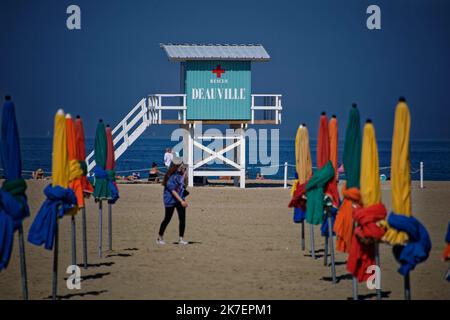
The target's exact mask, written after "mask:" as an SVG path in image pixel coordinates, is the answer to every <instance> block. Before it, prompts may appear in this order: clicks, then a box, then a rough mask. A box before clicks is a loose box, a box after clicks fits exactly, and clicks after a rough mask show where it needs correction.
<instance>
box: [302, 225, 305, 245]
mask: <svg viewBox="0 0 450 320" xmlns="http://www.w3.org/2000/svg"><path fill="white" fill-rule="evenodd" d="M302 251H305V220H303V221H302Z"/></svg>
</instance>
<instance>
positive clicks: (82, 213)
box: [81, 207, 88, 269]
mask: <svg viewBox="0 0 450 320" xmlns="http://www.w3.org/2000/svg"><path fill="white" fill-rule="evenodd" d="M81 218H82V224H83V264H84V268H85V269H87V267H88V257H87V233H86V207H83V208H81Z"/></svg>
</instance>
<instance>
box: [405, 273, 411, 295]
mask: <svg viewBox="0 0 450 320" xmlns="http://www.w3.org/2000/svg"><path fill="white" fill-rule="evenodd" d="M409 280H410V279H409V272H408V273H407V274H406V275H405V277H404V288H405V300H411V284H410V281H409Z"/></svg>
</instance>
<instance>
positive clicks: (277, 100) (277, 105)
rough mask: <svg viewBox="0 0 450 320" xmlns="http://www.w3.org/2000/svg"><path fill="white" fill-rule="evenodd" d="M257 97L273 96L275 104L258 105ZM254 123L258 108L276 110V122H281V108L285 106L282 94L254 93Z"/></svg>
mask: <svg viewBox="0 0 450 320" xmlns="http://www.w3.org/2000/svg"><path fill="white" fill-rule="evenodd" d="M256 97H262V98H272V99H273V101H274V104H273V105H269V106H258V105H255V98H256ZM251 110H252V122H251V123H252V124H253V123H255V112H256V111H258V110H263V111H275V119H271V120H275V124H279V123H280V122H281V110H283V108H282V107H281V94H252V106H251Z"/></svg>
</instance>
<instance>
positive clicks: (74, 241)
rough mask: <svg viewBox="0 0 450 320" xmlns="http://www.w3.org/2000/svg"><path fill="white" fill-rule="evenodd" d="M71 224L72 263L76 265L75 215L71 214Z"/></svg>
mask: <svg viewBox="0 0 450 320" xmlns="http://www.w3.org/2000/svg"><path fill="white" fill-rule="evenodd" d="M71 225H72V265H74V266H76V265H77V236H76V232H77V227H76V223H75V215H72V218H71Z"/></svg>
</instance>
